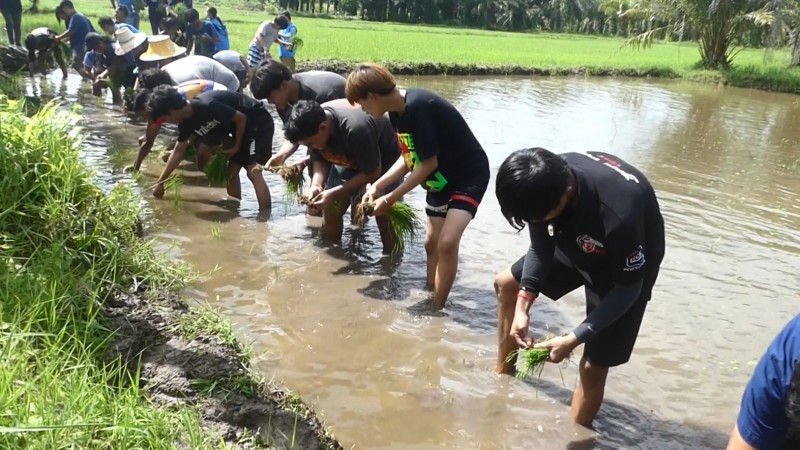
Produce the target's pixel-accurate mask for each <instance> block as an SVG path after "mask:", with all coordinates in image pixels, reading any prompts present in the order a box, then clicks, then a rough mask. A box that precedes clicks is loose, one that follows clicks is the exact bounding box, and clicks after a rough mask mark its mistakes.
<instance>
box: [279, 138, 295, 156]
mask: <svg viewBox="0 0 800 450" xmlns="http://www.w3.org/2000/svg"><path fill="white" fill-rule="evenodd" d="M298 148H300V144H293V143H291V142H289V141H286V142H284V143H283V146H282V147H281V149H280V150H278V155H281V156H285V157H286V158H288V157H290V156H292V155H294V153H295V152H296V151H297V149H298Z"/></svg>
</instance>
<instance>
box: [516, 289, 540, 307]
mask: <svg viewBox="0 0 800 450" xmlns="http://www.w3.org/2000/svg"><path fill="white" fill-rule="evenodd" d="M517 299H523V300H525V302H526V303H528V304H530V305H532V304H533V302H535V301H536V296H535V295H533V294H532V293H530V292H527V291H519V293H517Z"/></svg>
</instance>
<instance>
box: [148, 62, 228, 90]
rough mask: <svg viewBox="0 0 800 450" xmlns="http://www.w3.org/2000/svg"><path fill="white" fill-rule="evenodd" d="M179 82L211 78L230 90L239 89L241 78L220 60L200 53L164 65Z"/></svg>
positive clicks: (164, 68)
mask: <svg viewBox="0 0 800 450" xmlns="http://www.w3.org/2000/svg"><path fill="white" fill-rule="evenodd" d="M162 69H163V70H164V71H166V72H167V73H168V74H169V76H170V77H171V78H172V81H174V82H175V83H177V84H181V83H185V82H187V81H191V80H209V81H213V82H214V83H219V84H222V85H224V86H225V88H227V89H228V90H229V91H233V92H236V91H238V90H239V79H238V78H236V75H235V74H234V73H233V72H231V71H230V69H228V68H227V67H225V66H223V65H222V64H220V63H219V62H217V61H215V60H213V59H211V58H209V57H207V56H200V55H191V56H186V57H183V58H181V59H179V60H177V61H174V62H171V63H169V64H167V65H166V66H164V67H162Z"/></svg>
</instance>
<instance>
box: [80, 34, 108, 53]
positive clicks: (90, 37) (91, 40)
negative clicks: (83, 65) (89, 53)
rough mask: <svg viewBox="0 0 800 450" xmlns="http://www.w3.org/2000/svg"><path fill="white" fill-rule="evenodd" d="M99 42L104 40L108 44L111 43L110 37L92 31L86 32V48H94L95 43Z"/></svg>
mask: <svg viewBox="0 0 800 450" xmlns="http://www.w3.org/2000/svg"><path fill="white" fill-rule="evenodd" d="M100 42H105V43H106V44H108V45H111V38H110V37H108V36H101V35H100V34H99V33H95V32H94V31H92V32H89V33H86V40H85V43H86V49H88V50H94V49H95V48H96V47H97V44H99V43H100Z"/></svg>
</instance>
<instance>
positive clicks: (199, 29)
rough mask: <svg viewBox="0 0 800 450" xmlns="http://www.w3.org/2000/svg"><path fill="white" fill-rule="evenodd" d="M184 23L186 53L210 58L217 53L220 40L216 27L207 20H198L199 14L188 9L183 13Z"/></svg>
mask: <svg viewBox="0 0 800 450" xmlns="http://www.w3.org/2000/svg"><path fill="white" fill-rule="evenodd" d="M185 17H186V21H187V22H188V25H187V26H186V52H187V53H192V48H194V54H195V55H202V56H207V57H209V58H211V57H212V56H214V53H216V52H217V44H219V41H220V38H219V34H218V33H217V29H216V27H214V25H212V24H211V22H209V21H208V20H200V13H199V12H197V10H196V9H188V10H186V13H185Z"/></svg>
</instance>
